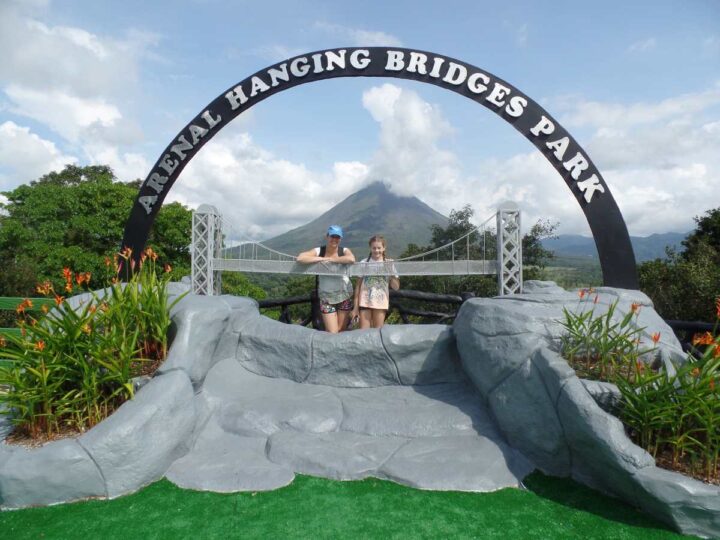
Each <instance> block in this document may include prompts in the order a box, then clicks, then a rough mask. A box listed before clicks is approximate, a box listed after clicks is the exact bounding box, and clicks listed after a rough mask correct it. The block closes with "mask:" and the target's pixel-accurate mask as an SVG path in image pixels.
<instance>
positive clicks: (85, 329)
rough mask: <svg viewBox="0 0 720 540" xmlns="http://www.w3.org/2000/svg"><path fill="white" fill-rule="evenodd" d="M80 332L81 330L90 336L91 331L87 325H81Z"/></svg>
mask: <svg viewBox="0 0 720 540" xmlns="http://www.w3.org/2000/svg"><path fill="white" fill-rule="evenodd" d="M81 330H82V331H83V332H84V333H85V334H88V335H90V332H91V330H90V325H89V324H85V325H83V327H82V328H81Z"/></svg>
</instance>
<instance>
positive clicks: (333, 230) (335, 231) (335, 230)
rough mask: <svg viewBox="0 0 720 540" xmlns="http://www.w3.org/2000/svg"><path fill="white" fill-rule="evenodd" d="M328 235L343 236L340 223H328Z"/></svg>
mask: <svg viewBox="0 0 720 540" xmlns="http://www.w3.org/2000/svg"><path fill="white" fill-rule="evenodd" d="M327 235H328V236H339V237H340V238H342V237H343V232H342V227H341V226H340V225H330V226H329V227H328V230H327Z"/></svg>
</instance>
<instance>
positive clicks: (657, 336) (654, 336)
mask: <svg viewBox="0 0 720 540" xmlns="http://www.w3.org/2000/svg"><path fill="white" fill-rule="evenodd" d="M652 340H653V343H656V344H657V342H658V341H660V332H655V333H654V334H653V335H652Z"/></svg>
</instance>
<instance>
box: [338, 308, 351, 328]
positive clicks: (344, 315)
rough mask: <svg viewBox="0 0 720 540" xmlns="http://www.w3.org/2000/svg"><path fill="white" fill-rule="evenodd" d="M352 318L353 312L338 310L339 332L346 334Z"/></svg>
mask: <svg viewBox="0 0 720 540" xmlns="http://www.w3.org/2000/svg"><path fill="white" fill-rule="evenodd" d="M351 316H352V311H345V310H342V309H338V310H337V322H338V332H344V331H345V330H347V329H348V323H349V322H350V317H351Z"/></svg>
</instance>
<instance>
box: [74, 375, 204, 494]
mask: <svg viewBox="0 0 720 540" xmlns="http://www.w3.org/2000/svg"><path fill="white" fill-rule="evenodd" d="M194 423H195V410H194V402H193V388H192V384H191V382H190V379H189V378H188V376H187V375H186V374H185V372H183V371H179V370H176V371H171V372H169V373H166V374H164V375H161V376H157V377H155V378H154V379H153V380H152V381H150V382H149V383H148V384H147V385H145V386H144V387H143V388H142V389H141V390H140V392H138V393H137V395H136V396H135V397H134V398H133V399H132V400H131V401H126V402H125V403H124V404H123V405H122V406H121V407H120V408H119V409H118V410H117V411H115V412H114V413H113V414H112V416H110V417H109V418H107V419H106V420H104V421H103V422H101V423H100V424H98V425H97V426H95V427H94V428H92V429H91V430H90V431H88V432H87V433H85V434H84V435H82V436H81V437H80V438H79V439H78V441H79V443H80V444H81V445H82V447H83V448H84V449H85V450H86V451H87V452H88V453H89V454H90V456H91V457H92V459H93V460H94V461H95V463H97V465H98V467H100V471H101V473H102V475H103V478H104V479H105V483H106V486H107V494H108V497H111V498H112V497H117V496H119V495H124V494H126V493H131V492H133V491H135V490H137V489H138V488H140V487H142V486H145V485H147V484H149V483H150V482H153V481H155V480H157V479H159V478H161V477H162V475H163V474H164V473H165V471H166V470H167V468H168V467H169V466H170V464H172V462H173V461H175V460H176V459H178V458H179V457H181V456H182V455H184V454H185V453H186V452H187V446H186V444H187V440H188V438H189V437H190V435H191V433H192V430H193V427H194Z"/></svg>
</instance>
